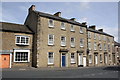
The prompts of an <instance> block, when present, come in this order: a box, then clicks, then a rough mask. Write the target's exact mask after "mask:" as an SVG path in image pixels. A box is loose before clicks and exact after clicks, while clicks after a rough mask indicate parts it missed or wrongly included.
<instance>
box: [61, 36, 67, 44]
mask: <svg viewBox="0 0 120 80" xmlns="http://www.w3.org/2000/svg"><path fill="white" fill-rule="evenodd" d="M62 37H64V38H65V41H64V42H63V41H62V40H61V38H62ZM60 40H61V46H66V37H65V36H61V37H60Z"/></svg>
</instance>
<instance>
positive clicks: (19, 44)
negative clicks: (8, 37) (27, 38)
mask: <svg viewBox="0 0 120 80" xmlns="http://www.w3.org/2000/svg"><path fill="white" fill-rule="evenodd" d="M16 45H18V46H29V44H21V43H16Z"/></svg>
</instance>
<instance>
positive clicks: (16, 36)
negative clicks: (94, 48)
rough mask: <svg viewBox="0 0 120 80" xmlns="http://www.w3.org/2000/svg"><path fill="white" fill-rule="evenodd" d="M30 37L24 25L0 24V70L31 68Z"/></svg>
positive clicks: (30, 32)
mask: <svg viewBox="0 0 120 80" xmlns="http://www.w3.org/2000/svg"><path fill="white" fill-rule="evenodd" d="M32 35H33V32H32V31H31V30H30V29H28V28H27V27H26V26H24V25H21V24H14V23H7V22H0V36H2V37H0V68H13V67H30V66H31V64H32V63H31V62H32V39H33V36H32Z"/></svg>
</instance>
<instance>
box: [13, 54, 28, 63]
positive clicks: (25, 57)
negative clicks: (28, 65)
mask: <svg viewBox="0 0 120 80" xmlns="http://www.w3.org/2000/svg"><path fill="white" fill-rule="evenodd" d="M15 61H19V62H21V61H28V52H16V53H15Z"/></svg>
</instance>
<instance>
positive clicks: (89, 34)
mask: <svg viewBox="0 0 120 80" xmlns="http://www.w3.org/2000/svg"><path fill="white" fill-rule="evenodd" d="M88 38H89V39H90V38H91V32H89V31H88Z"/></svg>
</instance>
